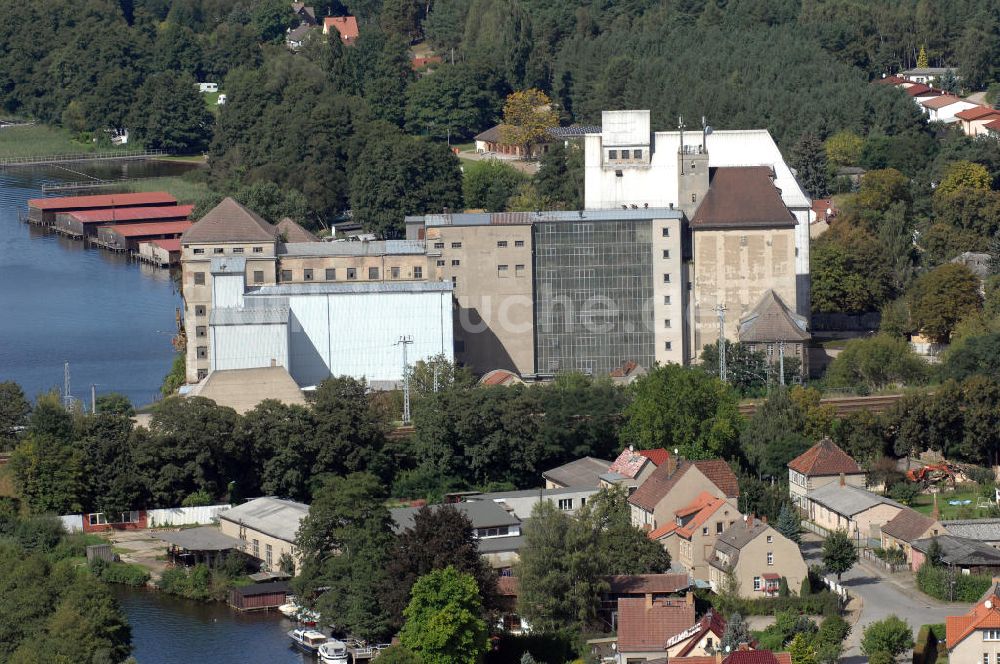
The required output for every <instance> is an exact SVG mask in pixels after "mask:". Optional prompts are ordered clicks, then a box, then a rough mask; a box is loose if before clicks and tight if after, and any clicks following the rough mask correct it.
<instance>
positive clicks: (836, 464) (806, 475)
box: [788, 438, 865, 510]
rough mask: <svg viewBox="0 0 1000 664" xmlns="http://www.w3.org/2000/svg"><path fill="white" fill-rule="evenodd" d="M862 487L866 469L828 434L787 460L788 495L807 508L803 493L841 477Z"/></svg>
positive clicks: (794, 503) (795, 502) (848, 483)
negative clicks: (827, 436) (828, 436)
mask: <svg viewBox="0 0 1000 664" xmlns="http://www.w3.org/2000/svg"><path fill="white" fill-rule="evenodd" d="M841 475H843V476H844V484H846V485H849V486H856V487H860V488H862V489H863V488H865V471H864V470H863V469H862V468H861V466H859V465H858V462H857V461H855V460H854V459H852V458H851V456H850V455H849V454H848V453H847V452H845V451H844V450H842V449H840V447H838V446H837V444H836V443H834V442H833V441H832V440H830V439H829V438H824V439H823V440H821V441H819V442H818V443H816V444H815V445H813V446H812V447H810V448H809V449H808V450H806V451H805V452H803V453H802V454H800V455H799V456H797V457H795V458H794V459H792V460H791V461H789V462H788V495H789V496H790V497H791V499H792V504H793V505H796V506H797V507H799V508H801V509H803V510H804V509H807V508H808V501H807V500H806V494H808V493H809V492H810V491H812V490H814V489H818V488H820V487H823V486H826V485H827V484H831V483H833V482H837V481H839V480H840V476H841Z"/></svg>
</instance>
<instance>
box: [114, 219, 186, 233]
mask: <svg viewBox="0 0 1000 664" xmlns="http://www.w3.org/2000/svg"><path fill="white" fill-rule="evenodd" d="M191 226H192V224H191V222H190V221H154V222H145V223H141V224H115V225H114V226H101V227H99V229H98V230H103V231H105V232H108V231H110V232H112V233H114V234H115V235H118V236H120V237H150V236H151V235H170V234H176V235H180V234H181V233H183V232H184V231H186V230H187V229H189V228H191Z"/></svg>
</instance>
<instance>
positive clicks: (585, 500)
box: [580, 498, 587, 507]
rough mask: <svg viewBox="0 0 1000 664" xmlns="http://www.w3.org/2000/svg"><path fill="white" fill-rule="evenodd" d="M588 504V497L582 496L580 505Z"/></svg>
mask: <svg viewBox="0 0 1000 664" xmlns="http://www.w3.org/2000/svg"><path fill="white" fill-rule="evenodd" d="M586 504H587V499H586V498H581V499H580V507H583V506H584V505H586Z"/></svg>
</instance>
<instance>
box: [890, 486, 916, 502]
mask: <svg viewBox="0 0 1000 664" xmlns="http://www.w3.org/2000/svg"><path fill="white" fill-rule="evenodd" d="M919 495H920V487H919V486H917V485H916V484H914V483H912V482H906V481H903V482H896V483H895V484H893V485H892V486H891V487H890V488H889V497H890V498H892V499H893V500H895V501H897V502H900V503H903V504H904V505H912V504H913V501H914V500H915V499H916V498H917V496H919Z"/></svg>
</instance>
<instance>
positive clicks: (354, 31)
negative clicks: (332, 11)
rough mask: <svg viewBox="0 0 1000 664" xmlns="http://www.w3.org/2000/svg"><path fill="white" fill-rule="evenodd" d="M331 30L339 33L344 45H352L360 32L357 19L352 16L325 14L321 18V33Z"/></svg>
mask: <svg viewBox="0 0 1000 664" xmlns="http://www.w3.org/2000/svg"><path fill="white" fill-rule="evenodd" d="M331 30H332V31H335V32H336V33H337V34H338V35H340V41H342V42H343V43H344V46H353V45H354V42H356V41H357V39H358V35H359V34H360V33H359V32H358V19H356V18H354V17H353V16H327V17H326V18H324V19H323V34H324V35H328V34H330V31H331Z"/></svg>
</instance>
